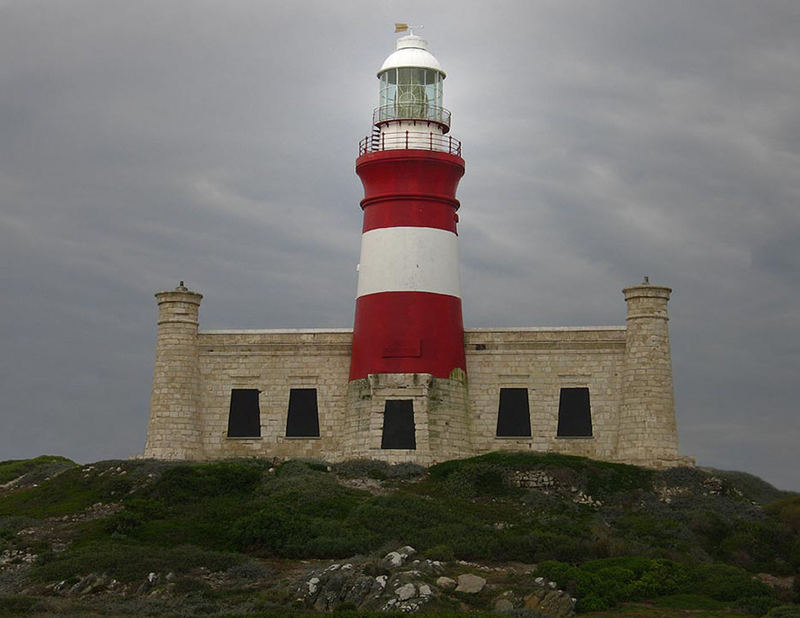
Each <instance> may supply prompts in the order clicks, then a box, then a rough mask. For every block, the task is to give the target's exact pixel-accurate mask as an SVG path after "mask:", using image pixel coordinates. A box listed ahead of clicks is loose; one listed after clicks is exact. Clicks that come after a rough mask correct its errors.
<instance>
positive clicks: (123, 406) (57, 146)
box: [0, 0, 800, 490]
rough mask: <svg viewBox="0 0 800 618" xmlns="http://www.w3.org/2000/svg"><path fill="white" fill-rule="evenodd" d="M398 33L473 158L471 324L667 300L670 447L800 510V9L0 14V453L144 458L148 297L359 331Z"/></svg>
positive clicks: (537, 320) (344, 5)
mask: <svg viewBox="0 0 800 618" xmlns="http://www.w3.org/2000/svg"><path fill="white" fill-rule="evenodd" d="M394 21H411V22H412V23H417V24H420V23H421V24H424V29H423V30H421V31H418V33H419V34H422V35H424V36H425V38H427V39H428V41H429V42H430V46H431V49H432V51H433V53H434V54H435V55H436V56H437V58H438V59H439V61H440V62H441V64H442V66H443V67H444V69H445V70H446V71H447V74H448V77H447V79H446V80H445V83H444V90H445V106H446V107H448V108H449V109H450V110H451V111H452V112H453V122H452V134H453V135H454V136H455V137H458V138H459V139H461V140H462V141H463V147H464V158H465V160H466V165H467V172H466V175H465V177H464V179H463V180H462V182H461V186H460V189H459V198H460V200H461V204H462V207H461V211H460V219H461V223H460V229H459V231H460V236H461V256H462V264H461V276H462V294H463V306H464V318H465V325H466V326H467V327H478V326H483V327H485V326H570V325H576V326H577V325H607V324H624V320H625V303H624V299H623V296H622V293H621V290H622V288H623V287H625V286H627V285H630V284H634V283H638V282H640V281H641V280H642V277H643V276H644V275H648V276H649V277H650V281H651V282H653V283H657V284H663V285H668V286H671V287H672V288H673V289H674V292H673V297H672V301H671V302H670V312H671V321H670V330H671V335H672V352H673V366H674V373H675V396H676V407H677V417H678V428H679V435H680V448H681V451H682V453H684V454H688V455H691V456H694V457H696V459H697V462H698V464H699V465H707V466H715V467H720V468H725V469H738V470H745V471H748V472H752V473H755V474H758V475H759V476H762V477H763V478H765V479H767V480H769V481H770V482H772V483H774V484H776V485H778V486H779V487H782V488H787V489H795V490H800V455H798V453H799V452H800V451H798V445H800V410H799V409H798V404H797V400H798V399H797V392H798V388H800V385H798V379H797V378H798V373H800V2H797V0H787V1H785V2H780V1H769V0H766V1H765V0H759V1H758V2H752V1H749V0H748V1H738V0H718V1H711V0H692V1H686V2H684V1H674V2H664V1H663V0H653V1H647V0H627V1H619V2H615V1H610V0H603V1H599V2H598V1H596V0H592V1H590V0H586V1H583V2H578V1H572V0H566V1H565V0H553V1H535V2H532V1H529V0H525V1H519V2H485V1H481V2H471V1H465V0H459V1H457V2H431V1H430V0H426V1H424V2H410V1H409V2H397V1H391V0H369V1H362V2H349V1H348V2H329V1H317V2H311V1H293V2H287V1H282V2H270V1H265V0H259V1H251V2H245V1H226V2H218V1H213V2H211V1H208V2H207V1H202V0H191V1H189V0H185V1H178V0H174V1H164V0H154V1H144V0H134V1H131V0H119V1H116V0H97V1H82V0H69V1H66V0H65V1H57V0H0V346H2V347H1V348H0V422H1V423H2V424H1V425H0V460H3V459H12V458H22V457H32V456H35V455H39V454H42V453H53V454H62V455H65V456H68V457H71V458H73V459H76V460H78V461H81V462H86V461H92V460H98V459H103V458H125V457H129V456H131V455H134V454H137V453H141V451H142V450H143V447H144V440H145V432H146V427H147V416H148V408H149V398H150V386H151V379H152V367H153V357H154V349H155V332H156V331H155V329H156V326H155V322H156V304H155V300H154V298H153V293H154V292H156V291H157V290H162V289H168V288H172V287H174V286H175V285H176V284H177V283H178V281H179V280H180V279H183V280H185V281H186V283H187V285H188V286H189V287H191V288H192V289H194V290H197V291H200V292H202V293H203V294H204V295H205V298H204V300H203V305H202V307H201V328H205V329H211V328H291V327H298V328H302V327H329V326H330V327H351V326H352V319H353V310H354V296H355V289H356V273H355V264H356V262H357V261H358V255H359V243H360V225H361V211H360V208H359V206H358V202H359V199H360V197H361V185H360V183H359V181H358V178H357V177H356V176H355V173H354V169H353V168H354V160H355V157H356V155H357V144H358V140H359V138H360V137H361V136H363V135H366V134H367V133H368V132H369V130H370V122H371V113H372V109H373V107H374V106H375V105H376V104H377V93H378V81H377V79H376V77H375V73H376V71H377V69H378V68H379V67H380V65H381V63H382V61H383V59H384V58H385V57H386V56H387V55H388V54H389V53H391V51H392V50H393V48H394V40H395V35H394V34H393V33H392V24H393V22H394Z"/></svg>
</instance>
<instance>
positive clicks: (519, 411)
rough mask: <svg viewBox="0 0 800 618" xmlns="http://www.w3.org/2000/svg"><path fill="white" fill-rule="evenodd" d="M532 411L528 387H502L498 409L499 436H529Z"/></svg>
mask: <svg viewBox="0 0 800 618" xmlns="http://www.w3.org/2000/svg"><path fill="white" fill-rule="evenodd" d="M530 435H531V411H530V407H529V404H528V389H527V388H501V389H500V405H499V407H498V410H497V436H498V437H500V438H513V437H519V438H529V437H530Z"/></svg>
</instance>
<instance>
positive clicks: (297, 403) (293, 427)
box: [286, 388, 319, 438]
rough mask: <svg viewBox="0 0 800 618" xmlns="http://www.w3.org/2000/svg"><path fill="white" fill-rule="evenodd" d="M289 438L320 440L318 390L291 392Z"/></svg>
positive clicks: (287, 432) (287, 422)
mask: <svg viewBox="0 0 800 618" xmlns="http://www.w3.org/2000/svg"><path fill="white" fill-rule="evenodd" d="M286 437H287V438H318V437H319V412H318V411H317V389H316V388H293V389H292V390H291V391H289V414H288V415H287V417H286Z"/></svg>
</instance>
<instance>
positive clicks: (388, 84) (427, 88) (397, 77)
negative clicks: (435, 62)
mask: <svg viewBox="0 0 800 618" xmlns="http://www.w3.org/2000/svg"><path fill="white" fill-rule="evenodd" d="M442 79H443V77H442V74H441V73H440V72H439V71H435V70H433V69H422V68H418V67H395V68H391V69H387V70H386V71H384V72H383V73H381V74H380V82H381V87H380V103H379V106H380V116H381V118H383V119H395V118H413V119H422V120H437V121H440V120H441V116H442Z"/></svg>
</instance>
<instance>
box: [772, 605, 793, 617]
mask: <svg viewBox="0 0 800 618" xmlns="http://www.w3.org/2000/svg"><path fill="white" fill-rule="evenodd" d="M766 616H767V618H800V605H778V606H777V607H773V608H772V609H771V610H769V611H768V612H767V614H766Z"/></svg>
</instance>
